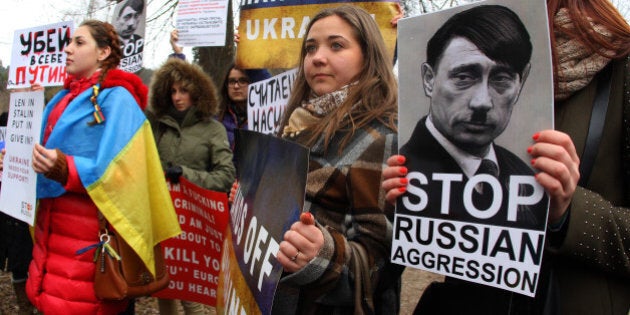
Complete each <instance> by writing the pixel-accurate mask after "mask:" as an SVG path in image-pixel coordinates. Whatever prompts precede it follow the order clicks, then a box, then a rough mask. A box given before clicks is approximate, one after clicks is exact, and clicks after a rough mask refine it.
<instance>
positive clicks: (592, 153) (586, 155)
mask: <svg viewBox="0 0 630 315" xmlns="http://www.w3.org/2000/svg"><path fill="white" fill-rule="evenodd" d="M612 64H613V62H610V63H608V65H606V67H604V69H603V70H602V71H600V72H599V73H598V74H597V79H598V80H597V91H596V94H595V99H594V100H593V111H592V112H591V120H590V122H589V126H588V134H587V135H586V144H585V145H584V152H582V156H581V157H580V181H579V183H578V184H579V185H580V186H582V187H585V186H586V184H587V183H588V179H589V177H590V175H591V171H592V170H593V165H594V164H595V157H596V156H597V151H598V147H599V142H600V140H601V138H602V134H603V132H604V123H605V121H606V112H607V111H608V98H609V96H610V86H611V85H612V79H611V78H612Z"/></svg>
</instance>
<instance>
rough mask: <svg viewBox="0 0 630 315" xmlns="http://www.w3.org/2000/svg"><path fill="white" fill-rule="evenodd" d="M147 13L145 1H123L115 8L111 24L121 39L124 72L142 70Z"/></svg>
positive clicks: (121, 60)
mask: <svg viewBox="0 0 630 315" xmlns="http://www.w3.org/2000/svg"><path fill="white" fill-rule="evenodd" d="M146 12H147V4H146V2H145V0H122V1H119V2H118V4H116V7H115V8H114V15H113V17H112V21H111V23H112V25H114V28H115V29H116V32H118V36H119V37H120V42H121V48H122V53H123V55H122V58H121V59H120V64H119V67H120V69H122V70H124V71H127V72H138V71H140V70H141V69H142V58H143V56H144V32H145V25H146Z"/></svg>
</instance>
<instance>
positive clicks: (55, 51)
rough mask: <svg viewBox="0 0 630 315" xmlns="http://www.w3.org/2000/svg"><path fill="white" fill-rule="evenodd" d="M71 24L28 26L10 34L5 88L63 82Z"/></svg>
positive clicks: (50, 84) (71, 30) (61, 83)
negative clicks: (10, 40)
mask: <svg viewBox="0 0 630 315" xmlns="http://www.w3.org/2000/svg"><path fill="white" fill-rule="evenodd" d="M72 32H73V23H72V22H71V21H69V22H59V23H54V24H47V25H42V26H37V27H32V28H27V29H21V30H16V31H15V32H14V33H13V34H14V35H13V46H12V51H11V67H9V80H8V82H7V89H16V88H25V87H30V86H31V85H33V84H35V83H38V84H40V85H41V86H55V85H63V82H64V80H65V79H66V76H67V75H66V54H65V53H64V49H65V48H66V46H68V44H70V38H71V36H72Z"/></svg>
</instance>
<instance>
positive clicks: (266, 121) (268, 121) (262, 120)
mask: <svg viewBox="0 0 630 315" xmlns="http://www.w3.org/2000/svg"><path fill="white" fill-rule="evenodd" d="M296 74H297V69H292V70H289V71H286V72H283V73H280V74H278V75H276V76H274V77H272V78H270V79H267V80H263V81H258V82H255V83H250V84H249V89H248V93H247V95H248V96H247V117H248V119H247V128H248V129H249V130H252V131H257V132H260V133H264V134H273V133H275V132H276V131H278V130H277V129H278V126H279V125H280V119H282V115H283V114H284V108H285V107H286V106H287V103H288V102H289V96H291V88H293V81H294V80H295V75H296Z"/></svg>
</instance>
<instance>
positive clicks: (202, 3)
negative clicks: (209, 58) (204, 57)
mask: <svg viewBox="0 0 630 315" xmlns="http://www.w3.org/2000/svg"><path fill="white" fill-rule="evenodd" d="M227 9H228V2H227V0H220V1H217V0H179V2H178V4H177V18H176V23H175V24H176V25H177V32H178V39H177V44H178V45H182V46H189V47H201V46H225V35H226V28H227V27H226V25H227ZM230 36H232V34H230Z"/></svg>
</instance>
